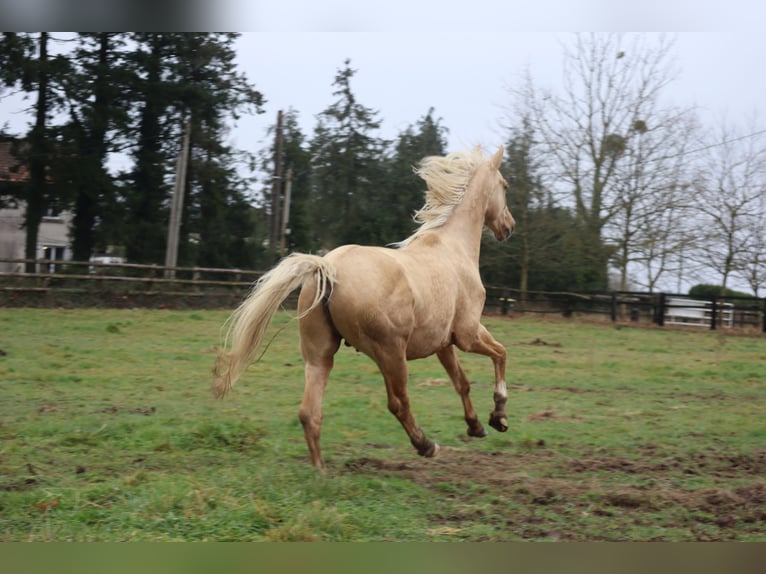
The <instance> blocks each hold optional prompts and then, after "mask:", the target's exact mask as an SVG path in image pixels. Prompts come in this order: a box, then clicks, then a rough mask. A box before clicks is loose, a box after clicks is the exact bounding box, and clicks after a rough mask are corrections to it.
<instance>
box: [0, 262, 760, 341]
mask: <svg viewBox="0 0 766 574" xmlns="http://www.w3.org/2000/svg"><path fill="white" fill-rule="evenodd" d="M27 263H33V264H34V265H35V272H34V273H25V272H24V271H23V270H24V269H25V266H26V264H27ZM261 275H263V271H254V270H244V269H219V268H207V267H165V266H161V265H138V264H134V263H96V262H82V261H52V260H26V259H2V258H0V307H2V306H6V307H8V306H62V307H156V308H163V307H167V308H223V309H231V308H233V307H235V306H236V305H238V304H239V303H240V302H241V301H242V299H243V298H244V296H245V295H246V294H247V293H248V291H249V290H250V288H251V287H252V285H253V283H254V282H255V281H256V280H257V279H258V278H259V277H261ZM296 300H297V293H294V294H293V295H292V296H291V298H290V299H289V300H288V301H287V302H286V305H287V306H288V307H289V306H293V305H294V304H295V301H296ZM485 310H486V311H487V312H489V313H498V314H503V315H505V314H509V313H555V314H560V315H563V316H564V317H571V316H574V315H592V316H601V317H603V318H604V319H605V320H610V321H613V322H637V323H641V322H643V323H654V324H656V325H659V326H664V325H679V326H685V327H689V328H691V327H703V328H710V329H718V328H742V329H749V330H757V331H761V332H764V333H766V299H764V298H755V297H711V298H704V297H695V298H689V297H688V296H686V295H679V294H668V293H641V292H626V291H611V292H600V293H575V292H556V293H552V292H541V291H529V292H527V293H525V294H524V295H523V296H522V293H521V292H520V291H519V290H517V289H511V288H507V287H502V286H488V287H487V302H486V305H485Z"/></svg>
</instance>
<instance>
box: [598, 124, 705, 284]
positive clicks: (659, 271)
mask: <svg viewBox="0 0 766 574" xmlns="http://www.w3.org/2000/svg"><path fill="white" fill-rule="evenodd" d="M651 116H652V117H653V120H652V123H651V124H647V123H646V122H645V121H643V120H637V121H636V123H635V125H634V127H633V131H634V133H633V134H632V136H631V137H630V138H626V149H625V152H624V157H623V158H622V161H621V162H620V165H619V166H618V168H617V169H618V173H617V174H616V183H615V189H616V190H617V192H618V193H617V194H616V196H615V207H616V209H615V212H614V216H613V217H612V219H611V220H610V221H609V222H607V224H606V226H605V233H604V234H605V238H606V240H607V241H608V243H610V244H611V245H614V246H615V251H614V253H613V255H612V260H611V261H612V264H613V265H614V266H615V267H616V268H617V269H618V270H619V272H620V289H622V290H625V289H626V288H627V283H628V273H629V270H631V269H632V270H633V271H634V272H637V277H636V278H635V279H636V281H637V282H638V283H639V284H640V285H642V286H643V287H646V288H648V289H649V291H654V290H655V288H656V287H657V286H658V283H659V282H660V281H661V280H662V279H663V278H664V277H665V276H667V275H668V274H669V273H672V272H675V271H677V270H678V266H679V265H681V264H682V262H681V261H680V260H679V258H678V254H679V253H681V252H683V251H684V250H686V251H687V252H688V251H689V250H690V249H689V248H690V246H691V244H692V238H693V235H692V234H691V232H690V228H689V225H688V224H687V219H688V218H689V217H690V215H691V211H692V209H693V207H694V202H695V198H694V193H693V189H694V188H693V187H692V186H691V178H692V170H691V169H690V161H689V157H688V156H687V153H688V152H689V151H690V149H689V148H690V145H691V143H692V142H693V141H694V137H695V135H696V134H697V132H698V129H697V122H696V119H695V117H694V115H693V113H692V112H691V110H688V109H679V110H676V109H668V110H657V111H655V112H653V113H651Z"/></svg>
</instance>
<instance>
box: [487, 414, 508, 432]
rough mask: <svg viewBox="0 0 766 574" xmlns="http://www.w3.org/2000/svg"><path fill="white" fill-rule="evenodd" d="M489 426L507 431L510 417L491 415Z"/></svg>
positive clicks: (500, 430)
mask: <svg viewBox="0 0 766 574" xmlns="http://www.w3.org/2000/svg"><path fill="white" fill-rule="evenodd" d="M489 426H491V427H492V428H493V429H495V430H496V431H499V432H505V431H507V430H508V419H507V418H505V417H497V416H493V415H490V417H489Z"/></svg>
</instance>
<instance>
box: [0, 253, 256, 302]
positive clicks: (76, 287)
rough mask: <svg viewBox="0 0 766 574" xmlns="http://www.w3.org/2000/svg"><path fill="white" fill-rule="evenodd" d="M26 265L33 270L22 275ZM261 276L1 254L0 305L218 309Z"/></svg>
mask: <svg viewBox="0 0 766 574" xmlns="http://www.w3.org/2000/svg"><path fill="white" fill-rule="evenodd" d="M28 263H33V264H34V265H35V272H33V273H25V272H24V269H25V266H26V265H27V264H28ZM262 274H263V272H261V271H253V270H244V269H220V268H210V267H166V266H162V265H139V264H135V263H98V262H83V261H53V260H47V259H40V260H28V259H2V258H0V305H4V306H14V305H17V306H68V307H69V306H74V307H90V306H102V307H131V306H133V307H145V306H148V307H152V306H158V307H222V308H228V307H231V306H232V305H236V304H238V302H239V301H241V300H242V298H243V297H244V295H245V294H246V293H247V292H248V290H249V289H250V288H251V286H252V285H253V283H254V282H255V281H256V280H257V279H258V278H259V277H260V276H261V275H262Z"/></svg>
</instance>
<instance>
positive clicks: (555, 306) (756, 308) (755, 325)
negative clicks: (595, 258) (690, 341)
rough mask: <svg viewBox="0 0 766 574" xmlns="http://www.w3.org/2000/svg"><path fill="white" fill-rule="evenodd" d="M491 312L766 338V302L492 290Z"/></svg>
mask: <svg viewBox="0 0 766 574" xmlns="http://www.w3.org/2000/svg"><path fill="white" fill-rule="evenodd" d="M487 306H488V308H489V311H491V312H496V313H501V314H507V313H510V312H515V313H556V314H561V315H563V316H565V317H571V316H573V315H578V314H579V315H599V316H602V317H604V319H606V320H611V321H613V322H636V323H641V322H644V323H654V324H656V325H659V326H665V325H677V326H684V327H702V328H709V329H719V328H724V329H727V328H728V329H732V328H738V329H748V330H756V331H760V332H763V333H766V298H763V297H760V298H759V297H730V296H727V297H693V298H692V297H689V296H688V295H682V294H672V293H645V292H629V291H609V292H596V293H574V292H557V293H552V292H542V291H530V292H527V293H525V294H524V295H523V296H522V294H521V292H520V291H518V290H516V289H510V288H506V287H499V286H489V287H487Z"/></svg>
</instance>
